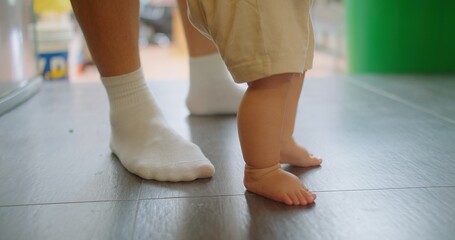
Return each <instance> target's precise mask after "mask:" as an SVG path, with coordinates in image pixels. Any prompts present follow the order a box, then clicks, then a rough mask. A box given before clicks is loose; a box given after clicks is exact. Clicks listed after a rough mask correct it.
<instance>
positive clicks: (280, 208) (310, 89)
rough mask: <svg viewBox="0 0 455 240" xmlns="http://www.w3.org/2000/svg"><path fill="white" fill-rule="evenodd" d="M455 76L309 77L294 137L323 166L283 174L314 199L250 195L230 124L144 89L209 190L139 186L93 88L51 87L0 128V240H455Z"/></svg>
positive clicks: (171, 89)
mask: <svg viewBox="0 0 455 240" xmlns="http://www.w3.org/2000/svg"><path fill="white" fill-rule="evenodd" d="M453 79H455V77H454V76H401V77H399V76H387V77H385V76H358V77H324V78H316V77H309V78H308V79H307V81H306V83H305V86H304V91H303V95H302V102H301V104H300V106H299V113H298V123H297V128H296V134H295V137H296V139H297V141H299V142H301V143H302V144H304V145H306V146H307V147H308V148H309V149H310V150H311V151H312V152H314V153H315V154H317V155H321V156H322V157H324V160H325V161H324V164H323V166H322V167H319V168H312V169H301V168H293V167H289V166H284V167H285V168H286V169H287V170H289V171H290V172H292V173H294V174H296V175H297V176H298V177H300V179H301V180H302V181H304V182H305V183H306V184H307V185H308V187H309V188H310V189H311V190H313V191H315V192H316V193H317V194H318V199H317V202H316V204H315V205H313V206H311V207H289V206H285V205H282V204H278V203H275V202H272V201H269V200H267V199H264V198H262V197H258V196H256V195H253V194H250V193H247V192H245V189H244V187H243V185H242V170H243V165H244V163H243V160H242V156H241V152H240V147H239V142H238V139H237V134H236V119H235V117H234V116H215V117H194V116H189V115H188V111H187V110H186V108H185V105H184V99H185V95H186V91H187V87H188V85H187V81H150V85H151V88H152V89H154V93H155V95H156V99H157V101H158V102H159V104H160V105H161V106H163V107H164V106H165V107H164V108H163V110H164V114H165V116H166V118H167V119H168V120H169V122H170V124H171V126H172V127H173V128H174V129H176V131H178V132H179V133H180V134H182V135H183V136H184V137H186V138H188V139H190V140H192V141H193V142H195V143H196V144H198V145H199V146H200V147H201V149H202V151H203V152H204V153H205V154H206V155H207V157H208V158H209V159H210V160H211V161H212V162H213V164H214V165H215V167H216V169H217V172H216V174H215V176H214V177H213V178H212V179H206V180H197V181H194V182H189V183H161V182H155V181H145V180H142V179H140V178H138V177H136V176H134V175H131V174H129V173H128V172H127V171H125V169H123V167H122V166H121V165H120V164H119V161H118V160H117V159H116V158H115V157H113V156H112V155H111V153H110V151H109V148H108V139H109V124H108V106H107V100H106V96H105V93H104V90H103V88H102V86H101V84H100V83H99V82H98V81H93V82H87V83H71V82H63V81H62V82H46V83H45V84H44V85H43V88H42V91H41V92H40V93H38V94H37V95H36V96H35V97H34V98H32V99H31V100H29V101H27V102H26V103H24V104H23V105H21V106H20V107H18V108H16V109H14V110H12V111H10V112H8V113H6V114H5V115H3V116H1V117H0V132H1V137H0V152H1V154H0V239H198V240H199V239H453V236H454V235H455V229H454V228H453V226H455V218H454V216H455V205H454V204H453V203H454V202H455V177H454V176H455V157H454V156H455V148H454V147H453V143H454V142H455V81H453Z"/></svg>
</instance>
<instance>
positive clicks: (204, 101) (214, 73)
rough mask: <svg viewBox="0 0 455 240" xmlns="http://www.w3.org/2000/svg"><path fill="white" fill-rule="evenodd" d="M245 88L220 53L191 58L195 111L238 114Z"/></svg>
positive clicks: (191, 96)
mask: <svg viewBox="0 0 455 240" xmlns="http://www.w3.org/2000/svg"><path fill="white" fill-rule="evenodd" d="M244 92H245V89H244V88H242V87H240V86H239V85H238V84H236V83H235V82H234V81H233V80H232V77H231V75H230V74H229V72H228V70H227V68H226V66H225V65H224V62H223V60H222V59H221V57H220V55H219V54H218V53H215V54H211V55H208V56H203V57H191V58H190V90H189V93H188V97H187V99H186V104H187V107H188V109H189V110H190V112H191V114H195V115H209V114H236V113H237V109H238V107H239V104H240V101H241V100H242V97H243V94H244Z"/></svg>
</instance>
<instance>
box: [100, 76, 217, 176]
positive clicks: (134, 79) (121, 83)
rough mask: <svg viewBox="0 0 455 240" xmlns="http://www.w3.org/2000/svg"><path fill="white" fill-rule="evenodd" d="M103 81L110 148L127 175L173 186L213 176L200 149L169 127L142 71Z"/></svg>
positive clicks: (103, 79) (210, 167) (211, 169)
mask: <svg viewBox="0 0 455 240" xmlns="http://www.w3.org/2000/svg"><path fill="white" fill-rule="evenodd" d="M102 81H103V84H104V86H105V87H106V91H107V93H108V97H109V104H110V120H111V144H110V146H111V149H112V152H113V153H114V154H115V155H117V157H118V158H119V160H120V162H121V163H122V165H123V166H124V167H125V168H126V169H128V171H130V172H131V173H134V174H136V175H138V176H140V177H142V178H145V179H153V180H158V181H172V182H178V181H192V180H194V179H197V178H208V177H211V176H212V175H213V174H214V172H215V169H214V167H213V165H212V164H211V163H210V161H209V160H208V159H207V158H206V157H205V156H204V154H203V153H202V152H201V150H200V149H199V147H197V146H196V145H195V144H193V143H191V142H189V141H188V140H186V139H184V138H183V137H181V136H180V135H179V134H178V133H176V132H175V131H174V130H172V129H171V128H170V127H169V126H168V124H167V122H166V120H165V119H164V117H163V114H162V113H161V111H160V109H159V107H158V106H157V104H156V102H155V100H154V99H153V96H152V95H151V94H150V91H149V90H148V87H147V84H146V82H145V80H144V76H143V73H142V69H138V70H137V71H134V72H131V73H128V74H124V75H120V76H114V77H103V78H102Z"/></svg>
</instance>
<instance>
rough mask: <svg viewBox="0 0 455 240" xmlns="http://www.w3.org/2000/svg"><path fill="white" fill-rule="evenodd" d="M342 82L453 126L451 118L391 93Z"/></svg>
mask: <svg viewBox="0 0 455 240" xmlns="http://www.w3.org/2000/svg"><path fill="white" fill-rule="evenodd" d="M344 80H345V81H346V82H348V83H351V84H353V85H356V86H358V87H361V88H363V89H366V90H368V91H370V92H373V93H376V94H378V95H381V96H383V97H386V98H389V99H391V100H394V101H397V102H399V103H402V104H404V105H407V106H410V107H412V108H414V109H416V110H419V111H422V112H425V113H427V114H429V115H432V116H433V117H436V118H439V119H442V120H444V121H447V122H449V123H451V124H455V120H453V119H451V118H448V117H445V116H443V115H440V114H438V113H435V112H433V111H431V110H429V109H427V108H425V107H421V106H419V105H416V104H414V103H412V102H410V101H407V100H405V99H403V98H400V97H399V96H397V95H394V94H392V93H388V92H386V91H383V90H381V89H378V88H376V87H374V86H371V85H369V84H366V83H359V82H357V81H353V80H349V79H344Z"/></svg>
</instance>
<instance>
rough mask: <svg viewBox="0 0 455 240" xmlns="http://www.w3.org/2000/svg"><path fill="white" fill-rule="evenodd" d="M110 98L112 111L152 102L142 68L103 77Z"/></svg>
mask: <svg viewBox="0 0 455 240" xmlns="http://www.w3.org/2000/svg"><path fill="white" fill-rule="evenodd" d="M101 81H102V82H103V85H104V87H105V88H106V92H107V95H108V98H109V103H110V106H111V111H115V110H121V109H124V108H130V107H134V106H137V105H140V104H142V103H144V102H149V101H150V100H151V98H152V97H151V94H150V92H149V89H148V86H147V82H146V81H145V79H144V73H143V71H142V68H139V69H137V70H135V71H133V72H130V73H127V74H122V75H118V76H113V77H101Z"/></svg>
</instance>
